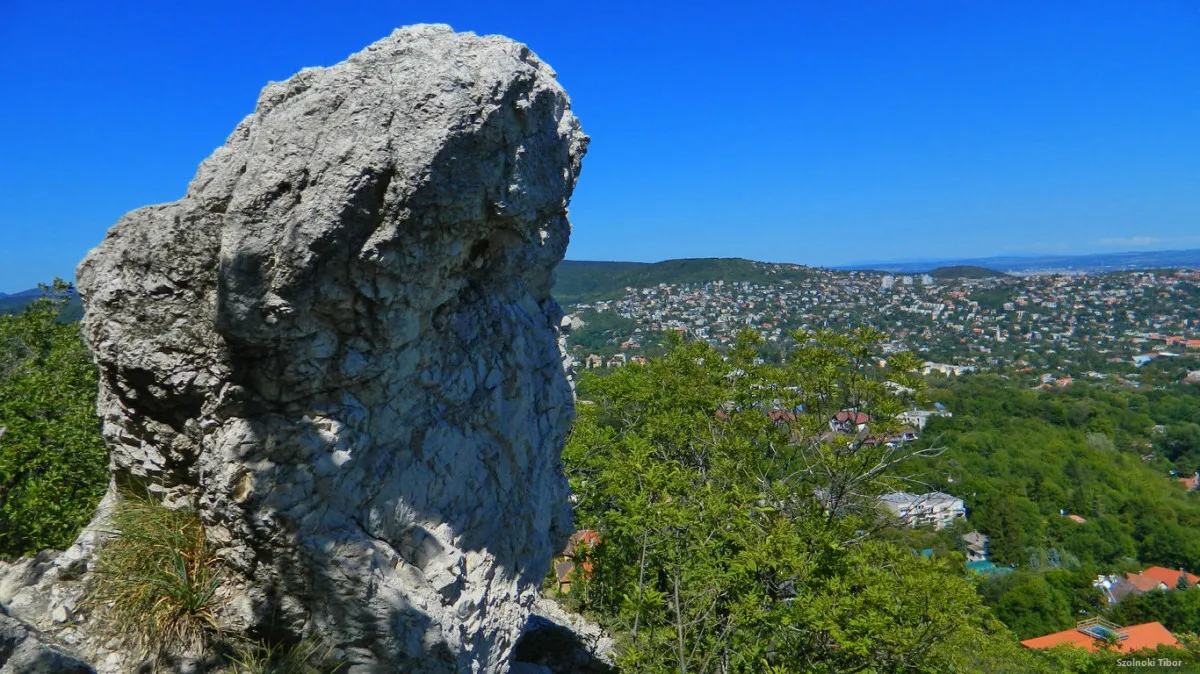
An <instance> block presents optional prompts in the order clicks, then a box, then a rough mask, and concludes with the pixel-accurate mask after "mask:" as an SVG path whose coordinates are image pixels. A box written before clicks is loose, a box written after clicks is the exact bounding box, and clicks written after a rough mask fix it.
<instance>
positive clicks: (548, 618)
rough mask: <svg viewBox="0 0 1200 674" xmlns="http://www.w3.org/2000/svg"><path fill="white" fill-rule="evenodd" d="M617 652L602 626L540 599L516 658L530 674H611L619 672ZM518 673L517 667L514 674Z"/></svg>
mask: <svg viewBox="0 0 1200 674" xmlns="http://www.w3.org/2000/svg"><path fill="white" fill-rule="evenodd" d="M614 650H615V644H614V642H613V640H612V637H610V636H609V635H608V634H606V633H605V632H604V630H603V628H601V627H600V626H599V625H597V624H595V623H593V622H591V621H589V620H588V619H586V618H584V617H583V616H581V615H577V614H574V613H570V612H568V611H566V610H564V609H563V608H562V607H561V606H559V605H558V604H557V603H556V602H554V601H553V600H551V599H546V598H540V599H538V600H537V602H536V603H535V604H534V606H533V612H532V613H530V615H529V621H528V622H527V623H526V624H525V630H524V634H522V635H521V639H520V641H518V642H517V647H516V649H515V650H514V652H513V658H514V660H516V663H514V664H519V665H522V666H523V667H524V668H525V671H527V672H529V674H610V673H611V672H616V671H617V670H616V668H615V667H614V666H613V665H614V658H613V652H614ZM516 671H517V669H516V667H515V666H514V667H513V670H512V672H511V673H510V674H515V673H516Z"/></svg>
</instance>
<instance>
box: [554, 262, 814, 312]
mask: <svg viewBox="0 0 1200 674" xmlns="http://www.w3.org/2000/svg"><path fill="white" fill-rule="evenodd" d="M810 274H811V271H810V269H809V268H808V267H803V266H800V265H797V264H791V263H774V262H755V261H753V260H743V259H742V258H729V257H705V258H686V259H681V260H665V261H663V262H591V261H583V260H563V262H562V263H561V264H560V265H558V268H557V269H556V270H555V272H554V291H553V292H554V298H555V299H556V300H558V301H559V303H561V304H574V303H577V302H588V301H592V300H599V299H613V298H617V297H620V296H621V295H624V294H625V288H626V287H633V288H647V287H650V286H656V285H658V284H660V283H671V284H675V283H704V282H708V281H725V282H727V283H734V282H743V281H744V282H750V283H767V282H772V283H779V282H781V281H786V280H792V281H796V280H801V279H805V278H808V277H809V275H810Z"/></svg>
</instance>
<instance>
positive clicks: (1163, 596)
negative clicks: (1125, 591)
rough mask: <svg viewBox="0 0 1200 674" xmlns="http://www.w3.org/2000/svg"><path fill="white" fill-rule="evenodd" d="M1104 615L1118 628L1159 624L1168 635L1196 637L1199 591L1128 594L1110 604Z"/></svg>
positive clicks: (1199, 620) (1199, 616)
mask: <svg viewBox="0 0 1200 674" xmlns="http://www.w3.org/2000/svg"><path fill="white" fill-rule="evenodd" d="M1108 615H1109V620H1112V621H1114V622H1117V623H1118V624H1120V625H1137V624H1140V623H1147V622H1160V623H1162V624H1163V626H1164V627H1166V628H1167V629H1168V630H1171V631H1172V632H1189V633H1192V634H1200V588H1189V589H1187V590H1166V591H1163V590H1154V591H1152V592H1147V593H1145V594H1140V595H1138V594H1135V595H1131V596H1129V597H1126V598H1125V599H1123V600H1122V601H1121V603H1119V604H1116V605H1114V606H1113V607H1112V608H1111V609H1110V610H1109V614H1108Z"/></svg>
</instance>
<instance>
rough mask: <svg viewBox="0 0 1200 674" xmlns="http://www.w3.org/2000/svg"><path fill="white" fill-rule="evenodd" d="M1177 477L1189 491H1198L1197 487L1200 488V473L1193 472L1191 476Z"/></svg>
mask: <svg viewBox="0 0 1200 674" xmlns="http://www.w3.org/2000/svg"><path fill="white" fill-rule="evenodd" d="M1175 479H1176V480H1179V481H1180V482H1182V483H1183V486H1184V488H1185V489H1187V490H1188V491H1196V489H1197V488H1200V473H1192V476H1191V477H1177V478H1175Z"/></svg>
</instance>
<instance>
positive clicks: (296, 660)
mask: <svg viewBox="0 0 1200 674" xmlns="http://www.w3.org/2000/svg"><path fill="white" fill-rule="evenodd" d="M231 662H232V665H233V668H232V670H231V672H232V674H336V673H337V672H338V671H339V670H341V668H342V665H343V664H344V663H341V662H337V661H336V660H334V658H333V649H331V648H329V647H326V646H323V645H321V643H320V642H319V641H316V640H315V639H306V640H304V641H301V642H300V643H298V644H296V645H295V646H281V645H273V646H272V645H267V644H249V645H246V646H244V647H242V648H240V649H238V651H237V654H236V655H235V656H233V657H232V658H231Z"/></svg>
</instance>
